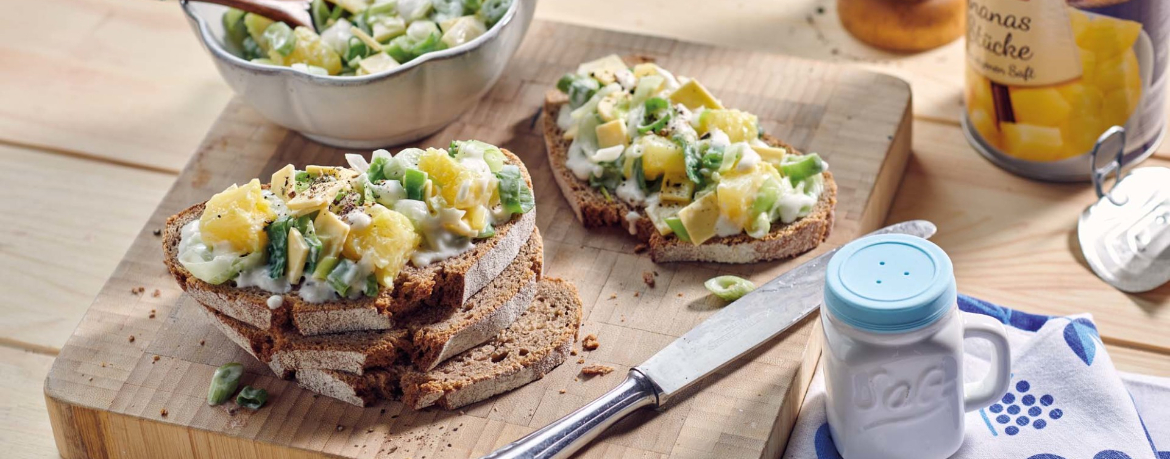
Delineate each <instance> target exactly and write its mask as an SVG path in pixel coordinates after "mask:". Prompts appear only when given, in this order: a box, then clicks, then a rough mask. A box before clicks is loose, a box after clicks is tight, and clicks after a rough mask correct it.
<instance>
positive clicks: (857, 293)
mask: <svg viewBox="0 0 1170 459" xmlns="http://www.w3.org/2000/svg"><path fill="white" fill-rule="evenodd" d="M956 295H957V292H956V290H955V274H954V268H953V266H952V265H951V259H950V257H947V254H946V252H943V250H942V249H941V248H939V246H937V245H935V244H934V243H932V242H930V241H928V240H926V239H922V238H919V237H914V236H909V235H905V234H883V235H880V236H869V237H864V238H861V239H858V240H856V241H853V242H850V243H849V244H846V245H845V246H844V247H842V248H841V250H839V251H837V254H836V255H833V258H832V259H831V260H829V266H828V271H827V272H826V273H825V306H826V307H827V308H828V309H829V312H830V313H832V314H833V316H834V317H835V318H837V319H839V320H841V321H842V322H844V323H846V324H849V325H850V326H852V327H854V328H858V329H861V330H865V331H869V332H874V333H898V332H906V331H910V330H914V329H918V328H921V327H925V326H927V325H929V324H931V323H933V322H934V321H936V320H938V318H940V317H942V316H943V314H945V313H946V312H947V310H948V309H950V308H951V306H952V305H953V304H955V301H956Z"/></svg>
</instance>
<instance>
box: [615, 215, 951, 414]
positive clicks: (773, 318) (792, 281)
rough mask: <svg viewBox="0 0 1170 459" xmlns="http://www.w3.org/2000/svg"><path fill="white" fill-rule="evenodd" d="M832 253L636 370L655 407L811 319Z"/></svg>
mask: <svg viewBox="0 0 1170 459" xmlns="http://www.w3.org/2000/svg"><path fill="white" fill-rule="evenodd" d="M935 230H936V228H935V226H934V224H932V223H930V222H928V221H924V220H912V221H908V222H902V223H898V224H895V225H891V226H888V227H885V228H882V229H880V230H878V231H875V232H873V233H870V234H869V235H876V234H887V233H900V234H909V235H912V236H918V237H921V238H924V239H928V238H930V236H932V235H934V232H935ZM835 253H837V249H833V250H830V251H828V252H825V253H824V254H821V255H820V256H817V257H816V258H813V259H812V260H809V261H807V262H805V263H804V264H802V265H800V266H797V267H796V268H793V269H792V270H791V271H788V272H786V273H784V274H781V275H780V276H777V277H776V278H775V279H772V280H770V281H768V282H767V283H765V284H764V285H761V286H760V287H759V288H757V289H755V290H754V291H752V292H750V293H748V294H747V295H744V296H743V297H742V298H740V299H738V300H736V301H734V302H732V303H731V304H729V305H727V306H725V307H724V308H723V309H720V310H719V311H718V312H716V313H715V314H712V315H711V317H708V318H707V320H705V321H703V323H700V324H699V325H698V326H696V327H695V328H693V329H691V331H689V332H687V333H686V334H685V335H683V336H681V337H679V338H678V339H677V340H675V341H674V342H673V343H670V345H668V346H666V347H665V348H663V349H662V350H661V351H658V353H657V354H654V356H653V357H650V359H649V360H646V361H645V362H643V363H642V364H641V365H638V366H637V367H635V369H637V370H638V371H640V372H642V374H643V375H646V376H647V377H648V378H650V380H651V381H653V382H654V385H655V386H657V387H658V403H659V404H662V403H665V402H666V400H668V399H669V398H670V397H671V396H672V395H674V394H676V393H678V392H679V391H681V390H683V389H686V388H687V387H689V386H690V385H692V384H694V383H695V382H696V381H698V380H699V379H701V378H702V377H703V376H706V375H707V374H710V373H712V372H714V371H716V370H718V369H719V368H721V367H723V366H724V365H726V364H728V363H730V362H731V361H733V360H735V359H736V358H737V357H739V356H741V355H743V354H746V353H748V352H750V351H751V350H752V349H755V348H756V347H757V346H759V345H761V344H763V343H765V342H768V341H769V340H771V339H772V338H773V337H775V336H776V335H779V334H780V333H782V332H784V331H785V330H787V329H788V327H791V326H792V325H793V324H795V323H797V322H799V321H800V320H801V319H804V318H805V317H807V316H808V315H809V314H811V313H812V312H813V310H815V309H816V308H817V307H818V306H820V304H821V301H822V300H823V299H824V287H825V267H826V265H828V264H829V259H830V258H833V254H835ZM781 295H782V296H781Z"/></svg>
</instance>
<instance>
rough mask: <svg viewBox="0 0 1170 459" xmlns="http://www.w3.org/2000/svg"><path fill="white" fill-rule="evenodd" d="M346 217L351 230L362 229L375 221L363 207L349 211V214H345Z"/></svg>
mask: <svg viewBox="0 0 1170 459" xmlns="http://www.w3.org/2000/svg"><path fill="white" fill-rule="evenodd" d="M344 219H345V222H346V223H349V229H350V230H351V231H362V230H364V229H366V228H367V227H369V226H370V222H371V221H373V219H372V218H370V214H367V213H366V211H364V210H362V209H354V210H351V211H349V213H348V214H345V217H344Z"/></svg>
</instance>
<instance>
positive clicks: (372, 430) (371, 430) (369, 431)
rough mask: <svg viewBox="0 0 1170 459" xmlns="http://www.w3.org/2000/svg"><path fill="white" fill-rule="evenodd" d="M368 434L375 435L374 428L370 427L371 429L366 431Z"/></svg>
mask: <svg viewBox="0 0 1170 459" xmlns="http://www.w3.org/2000/svg"><path fill="white" fill-rule="evenodd" d="M366 433H374V428H373V427H370V428H369V429H366Z"/></svg>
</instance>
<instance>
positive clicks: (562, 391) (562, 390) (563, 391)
mask: <svg viewBox="0 0 1170 459" xmlns="http://www.w3.org/2000/svg"><path fill="white" fill-rule="evenodd" d="M560 392H561V393H562V394H563V393H565V392H568V391H566V390H564V389H561V390H560Z"/></svg>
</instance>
